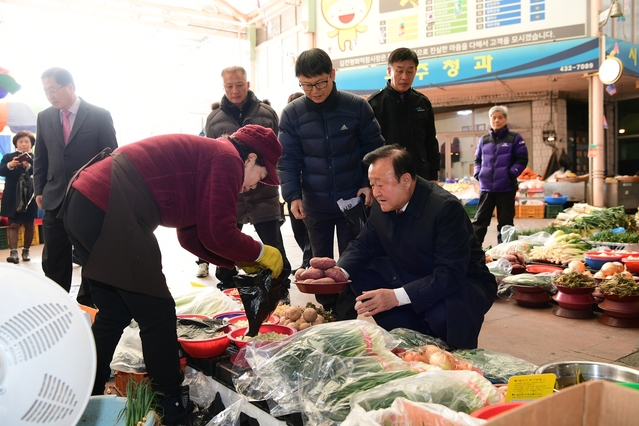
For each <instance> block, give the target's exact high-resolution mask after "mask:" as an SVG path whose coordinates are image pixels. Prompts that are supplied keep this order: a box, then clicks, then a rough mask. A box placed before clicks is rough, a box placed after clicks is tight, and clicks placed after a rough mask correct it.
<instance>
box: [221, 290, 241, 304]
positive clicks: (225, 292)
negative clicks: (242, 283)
mask: <svg viewBox="0 0 639 426" xmlns="http://www.w3.org/2000/svg"><path fill="white" fill-rule="evenodd" d="M236 291H237V289H236V288H227V289H226V290H222V293H224V294H226V295H227V296H228V297H232V298H233V299H235V300H239V301H241V300H242V296H240V295H239V293H238V294H231V293H232V292H236Z"/></svg>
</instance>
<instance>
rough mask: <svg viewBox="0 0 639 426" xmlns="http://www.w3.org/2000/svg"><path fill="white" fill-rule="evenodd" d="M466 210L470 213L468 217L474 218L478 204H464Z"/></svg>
mask: <svg viewBox="0 0 639 426" xmlns="http://www.w3.org/2000/svg"><path fill="white" fill-rule="evenodd" d="M464 210H466V213H468V217H470V218H471V219H473V218H474V217H475V213H477V206H469V205H468V204H466V205H465V206H464Z"/></svg>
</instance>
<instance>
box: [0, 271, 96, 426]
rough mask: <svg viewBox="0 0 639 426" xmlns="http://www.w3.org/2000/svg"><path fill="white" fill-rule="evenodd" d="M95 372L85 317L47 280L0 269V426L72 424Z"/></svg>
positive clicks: (92, 345)
mask: <svg viewBox="0 0 639 426" xmlns="http://www.w3.org/2000/svg"><path fill="white" fill-rule="evenodd" d="M95 368H96V354H95V344H94V340H93V334H92V333H91V328H90V324H89V321H87V319H86V317H85V313H84V312H83V311H82V310H81V309H80V308H79V307H78V305H77V303H76V302H75V301H74V300H73V299H71V297H70V296H69V294H68V293H67V292H66V291H64V290H63V289H62V288H61V287H60V286H59V285H58V284H56V283H55V282H53V281H51V280H50V279H48V278H46V277H44V276H41V275H38V274H36V273H34V272H32V271H29V270H28V269H25V268H21V267H18V266H14V265H1V264H0V423H1V424H2V425H11V426H17V425H36V424H37V425H54V426H70V425H75V424H77V422H78V420H79V419H80V417H81V416H82V414H83V413H84V410H85V408H86V406H87V403H88V402H89V397H90V395H91V390H92V389H93V381H94V375H95Z"/></svg>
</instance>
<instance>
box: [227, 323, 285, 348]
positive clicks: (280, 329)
mask: <svg viewBox="0 0 639 426" xmlns="http://www.w3.org/2000/svg"><path fill="white" fill-rule="evenodd" d="M247 329H248V327H242V328H236V329H234V330H233V331H231V332H230V333H229V334H228V337H229V339H230V340H231V342H233V343H235V344H236V345H237V346H239V347H240V348H241V347H242V346H246V344H248V343H252V342H247V341H244V340H241V339H239V337H241V336H244V333H246V330H247ZM270 331H273V332H275V333H280V334H286V335H288V336H290V335H292V334H295V333H296V332H297V331H296V330H295V329H294V328H291V327H287V326H285V325H279V324H272V325H263V326H261V327H260V330H259V332H260V333H268V332H270ZM255 343H258V342H255ZM259 343H262V342H259ZM264 343H270V342H267V341H265V342H264Z"/></svg>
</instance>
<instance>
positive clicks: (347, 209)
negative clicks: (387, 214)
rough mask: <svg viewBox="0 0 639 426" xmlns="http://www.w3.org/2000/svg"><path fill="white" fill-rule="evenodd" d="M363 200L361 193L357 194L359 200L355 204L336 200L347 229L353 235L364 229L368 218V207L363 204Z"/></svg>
mask: <svg viewBox="0 0 639 426" xmlns="http://www.w3.org/2000/svg"><path fill="white" fill-rule="evenodd" d="M354 200H356V198H354ZM340 201H343V200H340ZM349 201H352V200H349ZM365 201H366V196H365V195H364V194H362V195H360V196H359V202H358V203H356V204H354V203H346V204H340V203H339V202H338V205H339V208H340V210H341V211H342V215H343V216H344V219H346V224H347V225H348V229H350V231H351V232H352V233H353V236H354V237H357V236H358V235H359V233H360V231H361V230H362V229H364V225H366V221H367V220H368V214H369V210H368V207H366V205H365V204H364V202H365Z"/></svg>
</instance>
